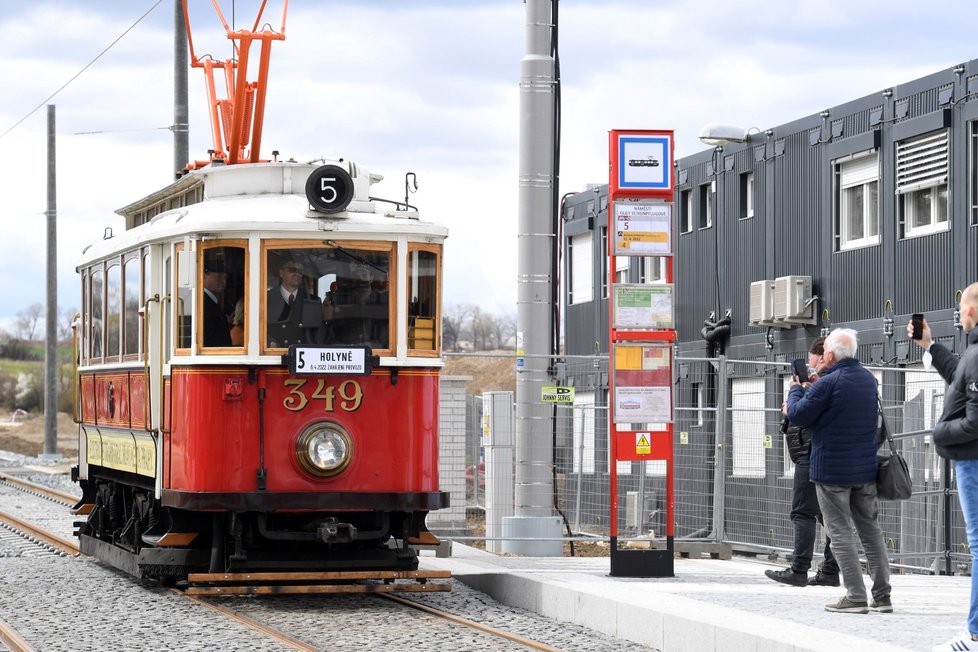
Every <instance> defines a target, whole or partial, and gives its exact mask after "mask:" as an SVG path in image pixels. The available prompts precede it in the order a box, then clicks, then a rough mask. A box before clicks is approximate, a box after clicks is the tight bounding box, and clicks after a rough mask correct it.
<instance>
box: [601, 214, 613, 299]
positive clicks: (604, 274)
mask: <svg viewBox="0 0 978 652" xmlns="http://www.w3.org/2000/svg"><path fill="white" fill-rule="evenodd" d="M610 262H611V254H610V253H608V227H606V226H602V227H601V298H602V299H607V298H608V265H609V263H610Z"/></svg>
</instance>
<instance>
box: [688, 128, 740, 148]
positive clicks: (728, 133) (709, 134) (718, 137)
mask: <svg viewBox="0 0 978 652" xmlns="http://www.w3.org/2000/svg"><path fill="white" fill-rule="evenodd" d="M748 137H749V136H748V134H747V130H746V129H743V128H741V127H735V126H733V125H725V124H721V123H719V122H711V123H710V124H708V125H705V126H704V127H703V128H702V129H700V135H699V138H700V140H701V141H703V143H705V144H707V145H710V146H711V147H716V146H718V145H719V146H721V147H722V146H723V145H728V144H730V143H745V142H747V139H748Z"/></svg>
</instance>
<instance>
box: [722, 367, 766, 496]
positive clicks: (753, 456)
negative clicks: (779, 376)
mask: <svg viewBox="0 0 978 652" xmlns="http://www.w3.org/2000/svg"><path fill="white" fill-rule="evenodd" d="M730 389H731V407H732V408H733V414H732V415H731V433H730V434H731V449H732V450H731V454H732V455H731V457H732V460H733V468H732V469H731V474H732V475H733V476H734V477H735V478H763V477H764V472H765V460H764V458H765V449H764V434H765V433H764V431H765V427H764V397H765V395H764V379H763V378H735V379H733V380H732V381H731V383H730Z"/></svg>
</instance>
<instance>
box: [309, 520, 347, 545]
mask: <svg viewBox="0 0 978 652" xmlns="http://www.w3.org/2000/svg"><path fill="white" fill-rule="evenodd" d="M316 533H317V534H318V535H319V538H320V539H322V540H323V543H350V542H352V541H353V540H355V539H356V538H357V528H356V527H354V526H353V525H352V524H351V523H340V522H339V521H337V520H336V519H335V518H330V519H326V520H325V521H323V522H322V523H320V524H319V528H318V529H317V530H316Z"/></svg>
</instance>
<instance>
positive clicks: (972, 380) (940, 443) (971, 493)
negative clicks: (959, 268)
mask: <svg viewBox="0 0 978 652" xmlns="http://www.w3.org/2000/svg"><path fill="white" fill-rule="evenodd" d="M959 309H960V313H961V328H962V329H963V330H964V331H965V333H967V335H966V337H967V343H968V347H967V349H965V352H964V355H962V356H961V358H960V359H959V358H957V357H955V355H954V354H953V353H951V351H949V350H948V349H947V347H945V346H943V345H942V344H938V343H937V342H934V341H933V339H932V338H931V332H930V327H929V326H928V325H927V320H925V319H922V318H921V320H920V321H921V328H920V329H919V331H920V332H919V335H920V337H919V338H915V337H914V335H916V334H917V333H915V332H914V324H913V320H911V323H909V324H907V335H908V336H909V337H910V338H911V339H913V340H914V341H915V342H917V345H918V346H920V348H922V349H924V351H925V353H924V356H925V360H924V364H925V366H927V365H928V362H930V363H931V364H933V366H934V368H935V369H937V372H938V373H939V374H940V375H941V377H942V378H943V379H944V381H945V382H947V384H948V387H947V391H946V392H945V393H944V411H943V412H942V413H941V418H940V419H939V420H938V422H937V424H936V425H935V426H934V432H933V435H932V436H933V441H934V446H935V447H936V449H937V454H938V455H940V456H941V457H944V458H947V459H950V460H952V461H953V462H954V478H955V483H956V484H957V488H958V501H959V502H960V503H961V513H962V514H963V515H964V522H965V528H966V530H967V534H968V546H969V547H970V548H971V564H972V568H978V566H975V564H976V563H978V346H976V342H978V328H975V326H976V325H978V283H972V284H971V285H969V286H968V287H967V288H965V290H964V292H963V293H962V294H961V302H960V305H959ZM928 357H929V358H930V360H929V361H928V360H927V359H926V358H928ZM933 650H934V652H945V651H948V652H951V651H966V650H978V573H974V572H972V574H971V603H970V605H969V607H968V631H967V632H966V633H964V634H962V635H960V636H956V637H954V638H953V639H951V640H950V641H948V642H947V643H944V644H942V645H938V646H936V647H934V648H933Z"/></svg>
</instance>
